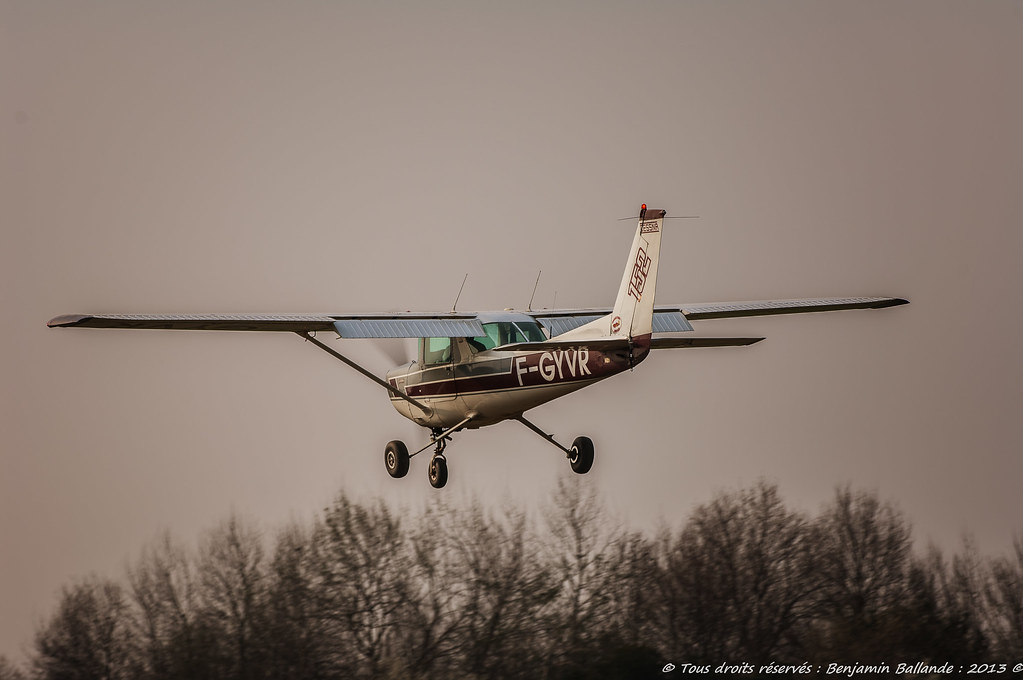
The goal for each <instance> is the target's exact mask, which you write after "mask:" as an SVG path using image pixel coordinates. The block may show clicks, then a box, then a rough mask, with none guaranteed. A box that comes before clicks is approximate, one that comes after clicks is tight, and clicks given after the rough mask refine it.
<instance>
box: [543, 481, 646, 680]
mask: <svg viewBox="0 0 1023 680" xmlns="http://www.w3.org/2000/svg"><path fill="white" fill-rule="evenodd" d="M544 520H545V522H544V524H545V527H546V529H547V533H546V535H545V540H544V544H543V550H544V558H545V560H546V561H547V562H548V563H549V564H550V568H551V571H552V575H553V577H554V578H555V579H556V581H557V582H558V583H560V587H559V590H558V597H557V600H555V602H554V603H553V606H552V607H551V608H550V611H549V616H548V633H547V636H546V638H547V643H548V644H549V645H550V649H549V651H548V654H549V656H550V661H551V663H553V664H554V665H556V666H558V667H559V668H560V670H559V673H566V672H573V673H579V672H583V671H584V669H585V668H586V667H591V666H592V664H593V652H594V649H595V648H598V647H599V646H600V645H598V643H597V641H598V640H601V639H604V640H605V641H606V638H608V637H610V636H612V635H613V634H615V633H617V631H614V630H613V627H614V623H615V622H614V619H615V614H614V611H613V607H614V604H615V600H616V596H617V595H619V594H620V593H618V588H619V580H620V578H621V577H622V576H624V574H625V572H624V570H621V569H620V567H622V566H624V565H621V564H620V563H618V562H616V560H615V558H616V557H618V558H621V557H624V556H625V555H624V553H625V550H626V549H625V546H624V542H625V532H624V531H622V530H621V529H620V528H619V526H618V525H617V524H616V523H614V522H612V521H611V520H610V518H609V517H608V512H607V510H606V508H605V507H604V506H603V504H602V503H601V502H600V501H599V500H598V499H597V497H596V495H595V494H594V492H593V491H592V488H591V487H588V486H586V485H585V484H584V483H583V482H582V481H581V480H580V479H578V478H575V477H573V478H571V479H566V478H565V477H560V478H559V479H558V486H557V488H556V489H555V491H554V494H553V496H552V499H551V503H550V505H549V506H548V507H546V508H545V511H544ZM616 552H617V553H618V554H616Z"/></svg>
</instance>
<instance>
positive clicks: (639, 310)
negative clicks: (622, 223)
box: [610, 204, 665, 338]
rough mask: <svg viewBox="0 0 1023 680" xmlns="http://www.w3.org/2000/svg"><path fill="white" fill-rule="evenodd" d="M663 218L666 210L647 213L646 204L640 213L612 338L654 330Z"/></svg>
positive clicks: (638, 334) (617, 300)
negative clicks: (655, 294) (655, 297)
mask: <svg viewBox="0 0 1023 680" xmlns="http://www.w3.org/2000/svg"><path fill="white" fill-rule="evenodd" d="M664 214H665V211H663V210H648V209H647V207H646V205H645V204H644V205H643V209H642V210H640V212H639V224H638V225H637V226H636V237H635V238H634V239H633V240H632V250H630V251H629V259H628V260H626V262H625V273H624V274H623V275H622V285H621V286H620V287H619V288H618V298H617V299H616V300H615V307H614V311H613V312H612V313H611V327H610V330H611V335H613V336H625V337H630V338H633V337H637V336H643V335H650V333H651V331H652V329H653V320H654V289H655V288H656V286H657V260H658V255H659V254H660V251H661V226H662V225H663V223H664Z"/></svg>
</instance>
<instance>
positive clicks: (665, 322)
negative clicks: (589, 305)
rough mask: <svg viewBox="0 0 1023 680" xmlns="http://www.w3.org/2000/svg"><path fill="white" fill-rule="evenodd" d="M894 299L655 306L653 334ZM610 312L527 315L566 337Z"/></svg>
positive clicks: (881, 304) (880, 304)
mask: <svg viewBox="0 0 1023 680" xmlns="http://www.w3.org/2000/svg"><path fill="white" fill-rule="evenodd" d="M908 303H909V301H908V300H904V299H902V298H894V297H849V298H805V299H801V300H760V301H754V302H696V303H688V304H682V305H656V306H655V307H654V319H653V332H654V333H679V332H687V331H691V330H693V327H692V325H691V324H690V323H689V322H690V321H698V320H703V319H727V318H733V317H740V316H764V315H768V314H801V313H806V312H832V311H838V310H844V309H883V308H885V307H895V306H898V305H905V304H908ZM610 313H611V309H610V308H595V309H551V310H541V311H538V312H530V314H532V316H533V317H534V318H535V319H536V320H537V321H539V322H540V323H541V324H542V325H543V327H544V328H546V329H547V330H548V331H549V332H550V334H551V337H556V336H558V335H561V334H562V333H567V332H568V331H570V330H572V329H573V328H578V327H579V326H582V325H583V324H586V323H589V322H591V321H593V320H595V319H599V318H601V317H602V316H606V315H607V314H610Z"/></svg>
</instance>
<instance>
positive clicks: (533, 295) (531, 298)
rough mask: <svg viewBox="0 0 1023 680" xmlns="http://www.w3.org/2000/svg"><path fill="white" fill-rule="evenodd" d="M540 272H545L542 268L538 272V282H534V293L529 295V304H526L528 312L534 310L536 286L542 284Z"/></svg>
mask: <svg viewBox="0 0 1023 680" xmlns="http://www.w3.org/2000/svg"><path fill="white" fill-rule="evenodd" d="M540 274H543V270H542V269H541V270H540V271H538V272H537V273H536V283H534V284H533V294H532V295H530V296H529V304H528V305H526V311H527V312H531V311H533V298H534V297H536V287H537V286H539V285H540Z"/></svg>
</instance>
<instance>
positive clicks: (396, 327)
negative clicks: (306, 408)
mask: <svg viewBox="0 0 1023 680" xmlns="http://www.w3.org/2000/svg"><path fill="white" fill-rule="evenodd" d="M46 325H47V326H49V327H50V328H142V329H176V330H193V331H288V332H292V333H307V332H314V331H336V332H337V333H338V334H339V335H340V336H341V337H342V338H426V337H451V338H454V337H476V336H480V335H483V334H484V331H483V326H482V325H481V324H480V322H479V321H478V320H477V318H476V314H460V313H455V314H443V313H436V314H434V313H425V314H424V313H417V312H395V313H387V312H383V313H370V314H66V315H64V316H58V317H56V318H54V319H51V320H50V321H49V323H47V324H46Z"/></svg>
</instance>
